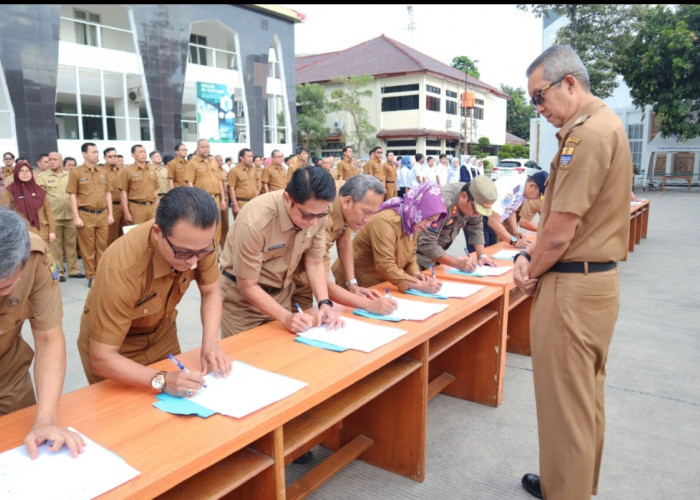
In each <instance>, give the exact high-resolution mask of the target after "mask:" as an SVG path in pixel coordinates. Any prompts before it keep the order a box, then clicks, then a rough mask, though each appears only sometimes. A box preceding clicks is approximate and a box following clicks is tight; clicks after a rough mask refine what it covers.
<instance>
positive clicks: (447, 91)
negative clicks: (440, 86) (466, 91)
mask: <svg viewBox="0 0 700 500" xmlns="http://www.w3.org/2000/svg"><path fill="white" fill-rule="evenodd" d="M445 95H446V96H447V97H451V98H453V99H457V92H452V91H451V90H446V91H445Z"/></svg>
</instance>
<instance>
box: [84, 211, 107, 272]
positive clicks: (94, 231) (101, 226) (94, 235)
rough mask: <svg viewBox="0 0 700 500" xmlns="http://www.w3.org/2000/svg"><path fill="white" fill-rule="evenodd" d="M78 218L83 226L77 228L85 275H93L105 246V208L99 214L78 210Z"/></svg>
mask: <svg viewBox="0 0 700 500" xmlns="http://www.w3.org/2000/svg"><path fill="white" fill-rule="evenodd" d="M78 214H79V215H80V218H81V219H82V220H83V227H79V228H78V245H80V256H81V257H82V258H83V267H84V268H85V276H86V277H87V278H88V279H89V278H94V277H95V272H96V271H97V264H98V263H99V262H100V259H101V258H102V253H103V252H104V251H105V249H106V248H107V232H108V228H109V224H107V215H108V213H107V210H106V209H105V210H104V211H103V212H102V213H101V214H93V213H90V212H85V211H83V210H78Z"/></svg>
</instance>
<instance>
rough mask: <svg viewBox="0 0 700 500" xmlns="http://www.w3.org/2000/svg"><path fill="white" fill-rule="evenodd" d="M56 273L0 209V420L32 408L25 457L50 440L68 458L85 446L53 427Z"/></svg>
mask: <svg viewBox="0 0 700 500" xmlns="http://www.w3.org/2000/svg"><path fill="white" fill-rule="evenodd" d="M62 317H63V307H62V305H61V289H60V288H59V286H58V269H57V268H56V263H55V262H54V260H53V258H52V257H51V255H50V254H49V251H48V248H47V246H46V243H45V242H44V240H42V239H41V237H39V236H37V235H35V234H31V233H29V231H28V230H27V226H26V225H25V223H24V222H23V221H22V219H21V218H20V216H19V215H18V214H17V213H15V212H13V211H12V210H9V209H6V208H0V415H5V414H7V413H10V412H13V411H15V410H19V409H21V408H25V407H27V406H31V405H33V404H35V403H36V416H35V418H34V424H33V426H32V428H31V429H30V431H29V433H28V434H27V436H26V437H25V438H24V443H25V445H26V447H27V452H28V453H29V455H30V457H31V458H36V457H37V455H38V450H37V447H38V446H39V445H40V444H42V443H46V442H50V441H52V442H53V444H50V446H49V448H48V449H49V451H52V452H55V451H58V450H59V449H60V448H61V447H62V446H63V445H66V446H67V447H68V449H69V450H70V452H71V455H73V457H76V456H77V455H78V453H81V452H82V451H83V447H84V445H85V443H84V442H83V439H82V438H81V437H80V436H79V435H78V434H76V433H74V432H71V431H69V430H68V429H66V428H64V427H61V426H59V425H58V402H59V399H60V397H61V390H62V389H63V379H64V377H65V373H66V344H65V338H64V335H63V327H62V325H61V320H62ZM26 320H29V322H30V324H31V329H32V337H33V339H34V347H35V349H36V353H37V356H36V359H35V360H34V380H35V381H36V388H37V390H36V394H37V395H38V398H36V397H35V395H34V387H33V385H32V377H31V375H30V374H29V366H30V365H31V363H32V359H33V358H34V351H32V348H31V347H29V345H28V344H27V342H25V341H24V339H23V338H22V325H23V324H24V322H25V321H26Z"/></svg>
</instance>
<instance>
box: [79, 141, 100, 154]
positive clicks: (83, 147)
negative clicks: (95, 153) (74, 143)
mask: <svg viewBox="0 0 700 500" xmlns="http://www.w3.org/2000/svg"><path fill="white" fill-rule="evenodd" d="M90 146H95V143H94V142H84V143H83V145H82V146H80V151H81V152H83V153H87V152H88V148H89V147H90ZM95 147H97V146H95Z"/></svg>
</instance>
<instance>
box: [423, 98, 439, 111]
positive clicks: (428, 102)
mask: <svg viewBox="0 0 700 500" xmlns="http://www.w3.org/2000/svg"><path fill="white" fill-rule="evenodd" d="M425 109H426V110H428V111H440V98H439V97H433V96H429V95H427V96H425Z"/></svg>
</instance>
